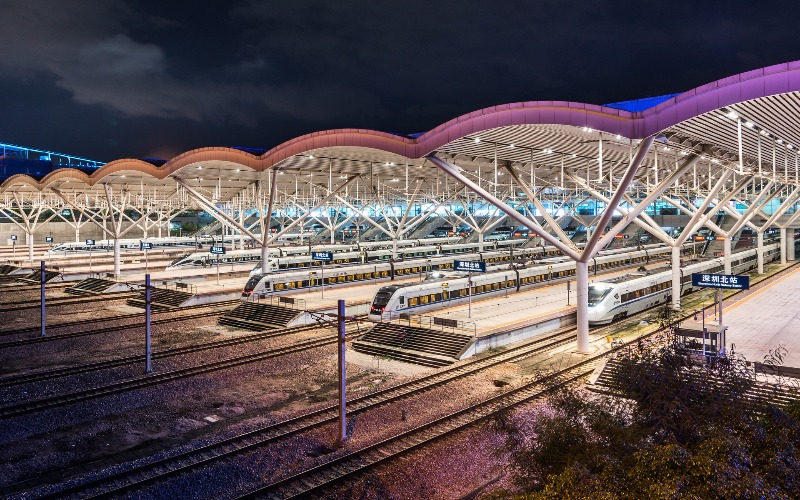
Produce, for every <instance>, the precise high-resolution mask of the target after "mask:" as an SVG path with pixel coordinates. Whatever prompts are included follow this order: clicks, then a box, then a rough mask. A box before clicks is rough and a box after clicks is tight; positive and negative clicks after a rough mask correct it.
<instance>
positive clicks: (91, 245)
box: [86, 240, 94, 247]
mask: <svg viewBox="0 0 800 500" xmlns="http://www.w3.org/2000/svg"><path fill="white" fill-rule="evenodd" d="M86 246H87V247H93V246H94V240H86Z"/></svg>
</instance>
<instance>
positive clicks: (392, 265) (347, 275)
mask: <svg viewBox="0 0 800 500" xmlns="http://www.w3.org/2000/svg"><path fill="white" fill-rule="evenodd" d="M536 255H541V247H534V248H520V249H517V250H515V251H514V255H513V256H512V255H511V252H508V251H505V250H500V251H498V250H494V251H489V252H479V253H461V254H459V256H458V257H459V258H461V259H464V260H480V261H483V262H486V263H487V264H501V263H506V262H508V261H510V260H512V259H526V258H534V257H535V256H536ZM453 260H454V259H453V255H439V256H435V257H432V258H430V259H424V260H423V259H412V260H406V261H400V262H391V261H377V262H374V263H370V264H363V265H355V266H344V267H332V268H331V269H327V268H326V269H325V286H326V287H334V286H344V285H351V284H353V283H354V282H363V281H389V280H394V279H395V278H396V277H407V276H410V275H414V274H419V275H422V274H423V273H427V272H429V271H442V270H448V269H452V268H453ZM321 279H322V273H321V272H318V271H316V270H308V269H307V270H303V271H288V272H285V273H271V274H265V275H264V274H257V275H254V276H251V277H250V280H248V282H247V284H246V285H245V286H244V290H243V291H242V298H243V300H246V299H247V298H248V297H251V296H256V297H261V296H264V295H266V294H269V293H281V292H286V291H293V290H302V289H304V288H313V287H315V286H319V285H320V284H321V281H320V280H321Z"/></svg>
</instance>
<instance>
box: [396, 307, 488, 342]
mask: <svg viewBox="0 0 800 500" xmlns="http://www.w3.org/2000/svg"><path fill="white" fill-rule="evenodd" d="M381 322H382V323H394V324H399V325H408V326H418V327H421V328H427V329H429V330H439V331H442V332H449V333H460V334H462V335H469V336H471V337H476V336H477V335H478V325H477V324H475V322H473V321H462V320H460V319H451V318H440V317H437V316H425V315H422V314H408V313H399V312H395V311H390V312H388V313H383V314H382V315H381Z"/></svg>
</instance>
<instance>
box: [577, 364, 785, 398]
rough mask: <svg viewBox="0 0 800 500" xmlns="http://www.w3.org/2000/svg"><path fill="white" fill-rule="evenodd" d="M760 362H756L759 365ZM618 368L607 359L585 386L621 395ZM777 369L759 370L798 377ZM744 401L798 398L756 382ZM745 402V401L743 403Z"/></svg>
mask: <svg viewBox="0 0 800 500" xmlns="http://www.w3.org/2000/svg"><path fill="white" fill-rule="evenodd" d="M759 364H760V363H756V365H759ZM618 369H619V362H618V361H615V360H613V359H609V360H608V361H607V362H606V363H605V364H604V365H600V366H598V368H597V370H596V371H595V373H594V374H592V376H590V377H589V382H588V384H587V387H588V388H589V389H590V390H591V391H594V392H597V393H600V394H605V395H610V396H617V397H619V396H621V392H620V388H619V385H618V384H617V383H616V380H617V377H616V376H615V375H616V372H617V370H618ZM778 369H779V370H781V369H782V371H780V372H778V371H775V370H773V371H769V370H766V369H764V368H763V367H761V370H760V371H761V372H763V373H770V374H776V373H780V375H782V376H788V377H792V378H798V377H800V369H797V368H781V367H778ZM756 370H757V371H759V367H758V366H756ZM683 376H684V377H686V379H687V380H695V381H696V383H697V384H701V383H707V380H706V381H703V380H700V375H698V374H695V373H693V372H692V370H685V371H684V372H683ZM744 398H745V401H746V402H751V403H755V402H759V403H764V402H771V403H774V404H776V405H781V404H786V403H789V402H790V401H797V400H798V393H796V392H794V391H787V390H785V389H780V388H779V387H778V386H775V385H772V384H761V383H756V384H754V385H753V386H752V387H750V388H748V389H747V392H746V393H745V396H744ZM745 404H746V403H745Z"/></svg>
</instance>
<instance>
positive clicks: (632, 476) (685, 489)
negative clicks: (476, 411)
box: [495, 333, 800, 499]
mask: <svg viewBox="0 0 800 500" xmlns="http://www.w3.org/2000/svg"><path fill="white" fill-rule="evenodd" d="M784 355H785V349H783V348H781V347H779V348H778V349H776V350H775V351H773V352H771V353H770V354H769V355H768V356H767V357H765V359H764V362H765V364H770V365H780V364H781V363H782V359H783V356H784ZM613 367H614V368H615V369H613V370H609V371H610V372H611V376H610V377H609V378H608V379H607V381H606V384H605V386H606V388H607V389H609V391H610V392H611V394H603V395H601V394H597V393H593V392H589V391H587V390H584V389H578V388H576V387H567V388H565V389H559V390H557V391H556V392H555V393H554V394H553V395H552V396H551V397H549V398H548V402H547V405H546V406H545V407H544V408H543V409H541V411H539V412H538V414H537V415H536V416H535V417H534V418H530V419H524V418H523V417H514V418H512V417H510V416H509V415H506V416H504V417H501V418H499V419H497V420H496V421H495V424H496V426H497V428H498V429H500V430H501V431H502V432H503V433H505V436H506V440H505V443H506V446H505V450H504V452H507V453H508V455H509V457H510V461H511V474H512V477H513V481H514V483H515V485H516V486H517V487H518V490H517V491H518V492H519V491H522V492H525V493H524V494H523V497H524V498H535V499H539V498H542V499H545V498H546V499H550V498H553V499H555V498H558V499H562V498H597V499H604V498H609V499H610V498H623V499H624V498H630V499H634V498H635V499H640V498H649V499H661V498H797V496H798V492H800V405H799V404H798V403H797V399H796V398H797V397H798V394H797V390H796V387H795V386H794V384H792V383H789V382H787V381H786V380H780V381H777V382H776V381H774V380H773V381H772V383H770V384H766V383H759V382H758V381H757V379H756V376H755V375H754V371H753V368H752V366H749V365H748V364H747V363H746V361H745V360H744V359H743V358H742V357H741V356H739V355H737V354H735V353H731V354H730V355H729V356H728V357H723V358H720V359H718V360H712V361H711V362H708V363H700V362H698V360H697V358H696V357H695V356H692V355H691V353H690V352H688V351H686V350H685V349H684V348H683V347H682V345H681V344H680V342H679V339H678V338H677V337H676V336H675V335H674V334H672V333H669V334H664V336H662V337H661V338H660V339H658V341H657V342H652V343H644V342H641V343H639V344H638V345H636V346H633V347H629V348H626V349H625V350H623V351H620V352H619V353H618V355H617V357H616V359H615V360H614V361H613ZM607 370H608V368H607ZM759 394H760V396H761V397H758V395H759ZM787 394H788V396H789V397H788V398H787ZM793 398H794V399H793ZM781 401H783V403H781ZM787 401H788V402H787ZM508 493H509V492H502V494H503V496H506V495H507V494H508Z"/></svg>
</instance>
